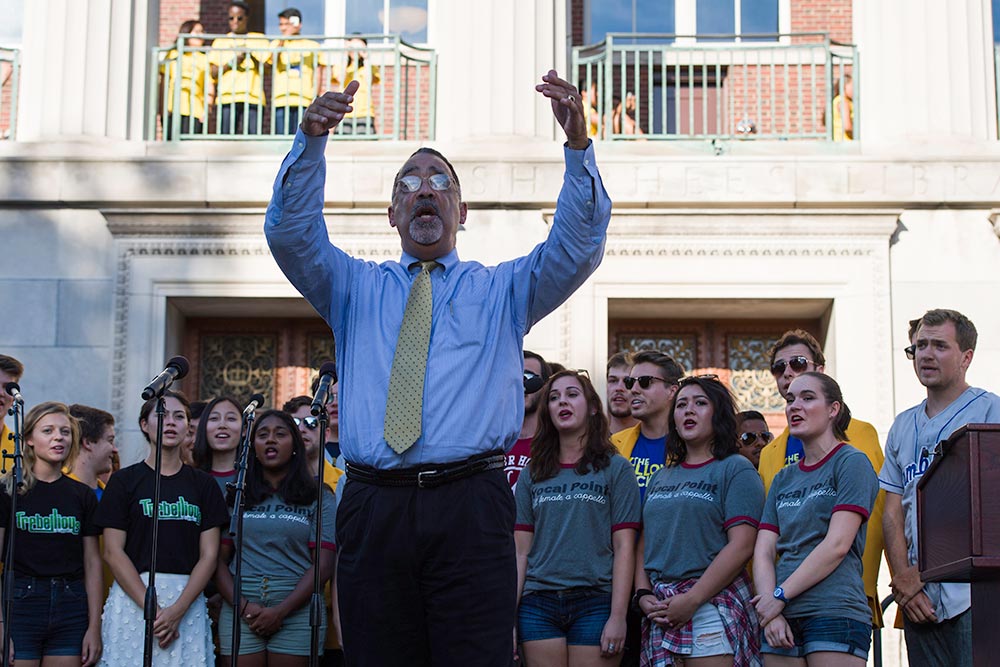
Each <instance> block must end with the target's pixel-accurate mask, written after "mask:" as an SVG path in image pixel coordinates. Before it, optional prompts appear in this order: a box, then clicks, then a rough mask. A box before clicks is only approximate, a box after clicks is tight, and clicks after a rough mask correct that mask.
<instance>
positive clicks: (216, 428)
mask: <svg viewBox="0 0 1000 667" xmlns="http://www.w3.org/2000/svg"><path fill="white" fill-rule="evenodd" d="M242 432H243V408H241V407H240V405H239V403H237V402H236V399H235V398H232V397H231V396H219V397H218V398H214V399H212V400H211V401H210V402H209V404H208V405H206V406H205V410H204V411H203V412H202V413H201V419H200V420H198V431H197V433H196V434H195V437H194V448H193V450H192V453H191V455H192V457H193V458H194V464H195V466H196V467H198V468H200V469H201V470H204V471H205V472H207V473H208V474H209V475H211V476H212V477H213V478H215V481H216V483H217V484H218V485H219V488H220V489H222V494H223V495H226V484H227V483H228V482H231V481H233V480H234V479H235V478H236V449H237V447H238V445H239V444H240V435H241V434H242Z"/></svg>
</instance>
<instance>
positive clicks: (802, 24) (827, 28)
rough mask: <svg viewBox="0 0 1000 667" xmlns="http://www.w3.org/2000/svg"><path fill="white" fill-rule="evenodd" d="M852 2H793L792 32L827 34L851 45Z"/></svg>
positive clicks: (825, 0) (821, 0)
mask: <svg viewBox="0 0 1000 667" xmlns="http://www.w3.org/2000/svg"><path fill="white" fill-rule="evenodd" d="M851 2H852V0H792V3H791V4H792V8H791V9H792V17H791V18H792V32H825V33H829V35H830V39H832V40H834V41H836V42H844V43H850V42H851V37H852V36H853V31H852V30H851Z"/></svg>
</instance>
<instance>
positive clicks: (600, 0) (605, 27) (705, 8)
mask: <svg viewBox="0 0 1000 667" xmlns="http://www.w3.org/2000/svg"><path fill="white" fill-rule="evenodd" d="M997 1H998V2H1000V0H997ZM778 3H779V0H589V8H588V9H587V15H586V16H587V18H588V19H589V24H588V25H589V30H588V31H587V35H586V38H587V43H588V44H594V43H596V42H600V41H601V40H602V39H604V36H605V35H606V34H607V33H609V32H646V33H666V34H678V35H694V34H697V35H706V34H712V35H754V34H757V35H761V34H765V35H773V34H775V33H777V32H778V30H779V28H778ZM758 40H760V41H773V39H768V38H762V37H756V38H754V37H740V41H758ZM726 41H729V40H728V39H727V40H726Z"/></svg>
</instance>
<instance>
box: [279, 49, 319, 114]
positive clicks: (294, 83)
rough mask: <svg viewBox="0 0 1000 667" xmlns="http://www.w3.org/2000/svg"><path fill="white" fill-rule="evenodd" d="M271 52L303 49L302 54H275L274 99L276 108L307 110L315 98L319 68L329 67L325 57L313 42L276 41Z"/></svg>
mask: <svg viewBox="0 0 1000 667" xmlns="http://www.w3.org/2000/svg"><path fill="white" fill-rule="evenodd" d="M271 48H272V49H281V48H285V49H292V48H295V49H302V50H301V51H272V52H271V58H270V60H269V61H268V62H270V63H271V65H272V67H273V68H274V69H273V72H274V74H273V79H272V80H271V99H272V100H274V106H276V107H307V106H309V104H310V102H312V101H313V98H314V97H316V78H315V72H316V68H317V67H319V66H324V67H325V66H326V64H327V58H326V54H325V53H323V52H322V51H315V50H312V51H311V50H310V49H319V48H320V45H319V43H318V42H314V41H312V40H311V39H286V40H281V39H276V40H274V41H273V42H271Z"/></svg>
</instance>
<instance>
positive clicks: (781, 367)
mask: <svg viewBox="0 0 1000 667" xmlns="http://www.w3.org/2000/svg"><path fill="white" fill-rule="evenodd" d="M809 364H812V365H813V366H815V365H816V362H815V361H810V360H809V359H806V358H805V357H803V356H802V355H799V356H797V357H792V358H791V359H789V360H788V362H787V363H786V362H785V360H784V359H778V360H777V361H776V362H774V363H773V364H771V375H775V376H777V375H784V374H785V369H786V368H788V367H791V369H792V371H794V372H796V373H804V372H805V370H806V369H807V368H809Z"/></svg>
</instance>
